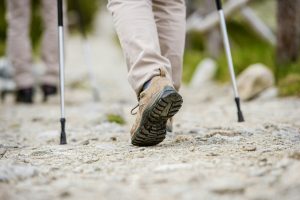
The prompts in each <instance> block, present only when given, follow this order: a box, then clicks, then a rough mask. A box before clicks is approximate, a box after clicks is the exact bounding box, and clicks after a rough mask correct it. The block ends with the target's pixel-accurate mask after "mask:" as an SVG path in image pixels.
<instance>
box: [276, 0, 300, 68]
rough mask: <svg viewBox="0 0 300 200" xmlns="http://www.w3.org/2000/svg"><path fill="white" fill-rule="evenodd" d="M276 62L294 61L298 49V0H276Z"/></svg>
mask: <svg viewBox="0 0 300 200" xmlns="http://www.w3.org/2000/svg"><path fill="white" fill-rule="evenodd" d="M277 24H278V30H277V52H276V54H277V56H276V59H277V64H278V65H283V64H286V63H290V62H294V61H296V60H297V59H298V58H299V51H300V0H277Z"/></svg>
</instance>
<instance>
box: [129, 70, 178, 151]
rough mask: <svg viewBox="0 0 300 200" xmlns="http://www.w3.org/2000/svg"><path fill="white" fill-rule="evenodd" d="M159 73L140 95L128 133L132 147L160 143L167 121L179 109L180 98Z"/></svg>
mask: <svg viewBox="0 0 300 200" xmlns="http://www.w3.org/2000/svg"><path fill="white" fill-rule="evenodd" d="M160 72H161V74H160V76H156V77H153V78H152V80H151V82H150V85H149V87H148V88H147V89H146V90H144V91H143V92H142V93H141V94H140V97H139V105H138V106H139V110H138V112H137V117H136V121H135V123H134V124H133V126H132V129H131V131H130V133H131V143H132V144H133V145H136V146H152V145H156V144H158V143H160V142H162V141H163V140H164V139H165V137H166V123H167V120H168V119H169V118H171V117H173V116H174V115H175V114H176V113H177V112H178V111H179V109H180V108H181V105H182V102H183V101H182V97H181V96H180V95H179V94H178V92H177V91H176V90H175V89H174V87H173V85H172V83H171V82H170V81H169V80H168V79H167V78H166V77H165V76H166V74H165V71H164V70H163V69H161V70H160Z"/></svg>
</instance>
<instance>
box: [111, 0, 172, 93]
mask: <svg viewBox="0 0 300 200" xmlns="http://www.w3.org/2000/svg"><path fill="white" fill-rule="evenodd" d="M108 9H109V10H110V12H111V13H112V16H113V20H114V24H115V27H116V31H117V34H118V37H119V40H120V42H121V46H122V48H123V51H124V55H125V57H126V62H127V67H128V80H129V83H130V84H131V86H132V88H133V89H134V90H135V92H136V94H137V95H139V93H140V92H141V90H142V87H143V85H144V84H145V82H147V81H148V80H150V79H151V78H153V77H154V76H158V75H159V74H160V71H159V69H160V68H164V69H165V70H166V72H167V78H169V79H171V65H170V61H169V60H168V59H167V58H165V57H163V56H162V55H161V50H160V45H159V40H158V34H157V28H156V24H155V20H154V15H153V12H152V0H109V3H108Z"/></svg>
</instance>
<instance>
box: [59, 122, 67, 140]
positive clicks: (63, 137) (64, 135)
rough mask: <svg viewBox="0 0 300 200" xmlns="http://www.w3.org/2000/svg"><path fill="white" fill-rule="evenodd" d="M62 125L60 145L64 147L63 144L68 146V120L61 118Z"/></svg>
mask: <svg viewBox="0 0 300 200" xmlns="http://www.w3.org/2000/svg"><path fill="white" fill-rule="evenodd" d="M60 124H61V133H60V144H61V145H63V144H67V137H66V132H65V125H66V119H65V118H61V119H60Z"/></svg>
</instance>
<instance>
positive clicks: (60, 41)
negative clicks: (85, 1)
mask: <svg viewBox="0 0 300 200" xmlns="http://www.w3.org/2000/svg"><path fill="white" fill-rule="evenodd" d="M57 13H58V45H59V81H60V113H61V118H60V124H61V133H60V144H67V138H66V132H65V124H66V119H65V80H64V78H65V77H64V75H65V66H64V65H65V63H64V26H63V2H62V0H57Z"/></svg>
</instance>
